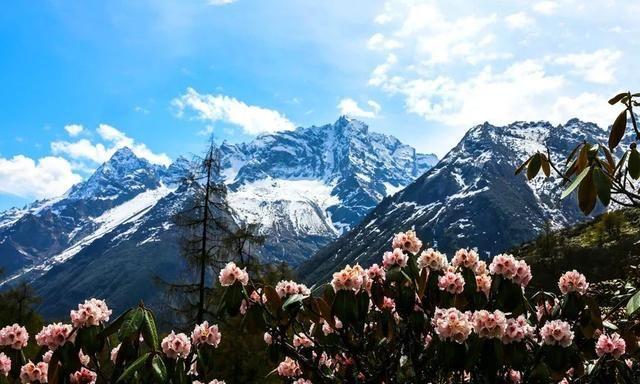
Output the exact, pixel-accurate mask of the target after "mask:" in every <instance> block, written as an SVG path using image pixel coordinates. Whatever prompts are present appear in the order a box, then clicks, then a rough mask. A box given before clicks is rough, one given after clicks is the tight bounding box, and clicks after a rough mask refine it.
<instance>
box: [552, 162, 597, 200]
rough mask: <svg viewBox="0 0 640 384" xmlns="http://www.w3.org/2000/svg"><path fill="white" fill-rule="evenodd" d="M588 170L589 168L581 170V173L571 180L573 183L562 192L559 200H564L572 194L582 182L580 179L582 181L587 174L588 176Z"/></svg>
mask: <svg viewBox="0 0 640 384" xmlns="http://www.w3.org/2000/svg"><path fill="white" fill-rule="evenodd" d="M590 170H591V169H590V168H585V169H583V170H582V172H580V174H579V175H578V176H576V178H575V179H573V181H572V182H571V184H569V186H568V187H567V189H565V190H564V192H562V195H561V196H560V199H564V198H566V197H567V196H569V195H570V194H571V192H573V190H574V189H576V188H577V187H578V185H580V183H581V182H582V179H584V178H585V177H586V176H587V174H589V171H590Z"/></svg>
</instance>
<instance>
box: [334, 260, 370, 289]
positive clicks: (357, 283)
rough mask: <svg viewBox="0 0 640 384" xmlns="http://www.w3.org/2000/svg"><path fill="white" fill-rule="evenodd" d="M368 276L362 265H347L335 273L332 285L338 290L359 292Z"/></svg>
mask: <svg viewBox="0 0 640 384" xmlns="http://www.w3.org/2000/svg"><path fill="white" fill-rule="evenodd" d="M366 277H367V274H366V273H365V270H364V269H362V267H361V266H359V265H357V264H356V265H355V266H353V267H352V266H350V265H347V266H346V267H344V269H342V270H341V271H338V272H335V273H334V274H333V279H332V280H331V286H332V287H333V290H334V291H336V292H338V291H340V290H346V291H355V292H357V291H359V290H360V288H361V287H362V284H363V283H364V280H365V278H366Z"/></svg>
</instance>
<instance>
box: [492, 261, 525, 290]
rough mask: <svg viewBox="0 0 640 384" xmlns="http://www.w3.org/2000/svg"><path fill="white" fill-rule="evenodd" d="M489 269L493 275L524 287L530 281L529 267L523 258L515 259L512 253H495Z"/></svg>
mask: <svg viewBox="0 0 640 384" xmlns="http://www.w3.org/2000/svg"><path fill="white" fill-rule="evenodd" d="M489 271H490V272H491V273H492V274H494V275H499V276H502V277H504V278H506V279H509V280H511V281H513V282H514V283H516V284H519V285H520V286H522V287H526V286H527V285H528V284H529V282H530V281H531V277H532V276H531V267H530V266H529V265H528V264H527V263H526V262H525V261H524V260H516V258H515V257H513V255H505V254H501V255H497V256H495V257H494V258H493V261H492V262H491V264H490V265H489Z"/></svg>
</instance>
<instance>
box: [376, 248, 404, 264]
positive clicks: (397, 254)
mask: <svg viewBox="0 0 640 384" xmlns="http://www.w3.org/2000/svg"><path fill="white" fill-rule="evenodd" d="M408 260H409V256H407V255H406V254H405V253H404V252H402V249H400V248H395V249H394V250H393V251H391V252H385V253H384V255H383V256H382V266H383V267H384V268H385V269H389V268H391V267H393V266H396V265H397V266H399V267H400V268H404V267H405V266H406V265H407V261H408Z"/></svg>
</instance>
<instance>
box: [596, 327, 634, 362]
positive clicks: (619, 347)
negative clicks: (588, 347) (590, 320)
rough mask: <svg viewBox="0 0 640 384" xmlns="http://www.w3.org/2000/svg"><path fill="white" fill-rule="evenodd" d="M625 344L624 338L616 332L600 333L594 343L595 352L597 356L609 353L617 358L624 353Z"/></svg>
mask: <svg viewBox="0 0 640 384" xmlns="http://www.w3.org/2000/svg"><path fill="white" fill-rule="evenodd" d="M626 346H627V345H626V343H625V341H624V339H623V338H621V337H620V335H619V334H617V333H613V334H611V336H607V335H600V337H599V338H598V342H597V343H596V354H597V355H598V356H599V357H602V356H604V355H611V356H613V357H615V358H616V359H617V358H619V357H620V356H622V355H624V353H625V350H626Z"/></svg>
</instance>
